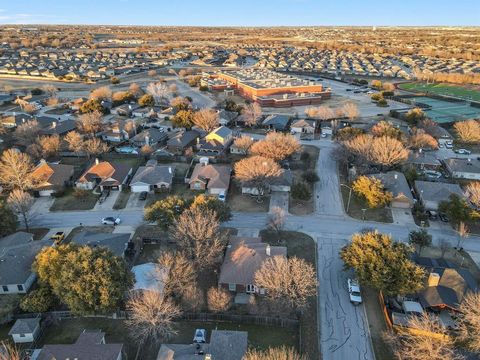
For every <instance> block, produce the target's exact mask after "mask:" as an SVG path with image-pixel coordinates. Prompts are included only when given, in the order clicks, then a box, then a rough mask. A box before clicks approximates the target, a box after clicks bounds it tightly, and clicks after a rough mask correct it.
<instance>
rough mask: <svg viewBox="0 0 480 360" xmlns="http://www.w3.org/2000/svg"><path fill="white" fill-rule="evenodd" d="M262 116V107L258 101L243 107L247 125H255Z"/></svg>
mask: <svg viewBox="0 0 480 360" xmlns="http://www.w3.org/2000/svg"><path fill="white" fill-rule="evenodd" d="M261 116H262V107H261V106H260V105H258V103H255V102H254V103H252V104H249V105H247V106H245V108H244V109H243V117H244V118H245V125H247V126H255V125H257V123H258V120H260V117H261Z"/></svg>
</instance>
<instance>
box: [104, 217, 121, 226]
mask: <svg viewBox="0 0 480 360" xmlns="http://www.w3.org/2000/svg"><path fill="white" fill-rule="evenodd" d="M120 222H121V220H120V218H118V217H117V218H114V217H112V216H109V217H105V218H103V219H102V224H103V225H118V224H120Z"/></svg>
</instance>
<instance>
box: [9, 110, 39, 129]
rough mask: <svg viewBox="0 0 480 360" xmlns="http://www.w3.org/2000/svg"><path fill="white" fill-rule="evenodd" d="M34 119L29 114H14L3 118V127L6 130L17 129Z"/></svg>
mask: <svg viewBox="0 0 480 360" xmlns="http://www.w3.org/2000/svg"><path fill="white" fill-rule="evenodd" d="M32 120H33V117H32V116H30V115H28V114H15V113H14V114H13V115H7V116H5V117H3V118H2V125H3V126H4V127H6V128H15V127H17V126H18V125H22V124H24V123H26V122H28V121H32Z"/></svg>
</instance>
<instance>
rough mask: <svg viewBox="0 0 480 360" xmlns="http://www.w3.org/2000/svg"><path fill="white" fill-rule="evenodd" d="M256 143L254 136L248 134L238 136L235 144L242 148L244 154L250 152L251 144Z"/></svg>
mask: <svg viewBox="0 0 480 360" xmlns="http://www.w3.org/2000/svg"><path fill="white" fill-rule="evenodd" d="M253 143H254V140H253V138H251V137H250V136H248V135H243V136H241V137H239V138H236V139H235V141H234V142H233V144H234V145H235V146H236V147H237V148H238V149H240V150H241V151H242V152H243V153H244V154H247V153H248V150H249V149H250V146H252V144H253Z"/></svg>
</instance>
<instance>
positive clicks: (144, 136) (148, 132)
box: [130, 128, 168, 147]
mask: <svg viewBox="0 0 480 360" xmlns="http://www.w3.org/2000/svg"><path fill="white" fill-rule="evenodd" d="M167 138H168V135H167V133H166V132H165V131H160V130H159V129H155V128H149V129H145V130H143V131H142V132H141V133H139V134H137V135H135V136H134V137H133V138H131V139H130V143H131V144H132V145H134V146H137V147H142V146H144V145H149V146H157V145H161V144H164V143H165V141H166V140H167Z"/></svg>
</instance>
